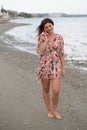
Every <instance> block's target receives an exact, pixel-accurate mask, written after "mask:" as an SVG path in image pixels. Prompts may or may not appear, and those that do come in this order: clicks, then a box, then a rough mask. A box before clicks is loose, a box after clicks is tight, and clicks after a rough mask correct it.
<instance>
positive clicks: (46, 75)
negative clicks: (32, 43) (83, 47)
mask: <svg viewBox="0 0 87 130" xmlns="http://www.w3.org/2000/svg"><path fill="white" fill-rule="evenodd" d="M45 40H46V38H45V35H44V34H41V35H40V36H39V38H38V46H37V53H38V55H39V64H38V68H37V72H36V79H37V81H39V80H40V79H56V78H59V77H61V61H60V58H61V56H63V55H64V41H63V37H62V36H61V35H59V34H56V33H55V37H54V39H53V40H51V42H49V43H48V44H49V45H48V46H49V47H48V48H47V49H46V50H45V51H43V52H41V51H40V46H41V45H42V44H46V43H45Z"/></svg>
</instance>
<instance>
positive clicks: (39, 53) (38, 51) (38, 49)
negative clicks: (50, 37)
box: [37, 35, 45, 55]
mask: <svg viewBox="0 0 87 130" xmlns="http://www.w3.org/2000/svg"><path fill="white" fill-rule="evenodd" d="M44 43H45V37H44V36H43V35H40V36H39V37H38V39H37V44H38V45H37V54H38V55H43V53H44V52H41V50H40V46H41V45H42V44H44Z"/></svg>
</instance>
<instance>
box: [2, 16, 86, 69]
mask: <svg viewBox="0 0 87 130" xmlns="http://www.w3.org/2000/svg"><path fill="white" fill-rule="evenodd" d="M42 19H44V18H27V19H26V18H21V19H15V20H11V21H10V22H16V23H26V24H29V25H24V26H20V27H15V28H13V29H11V30H9V31H7V32H5V33H4V34H3V35H2V36H1V37H0V39H1V40H3V41H4V42H5V43H6V44H8V45H9V46H11V47H14V48H16V49H20V50H22V51H26V52H29V53H32V54H35V55H37V53H36V48H37V32H36V29H37V27H38V25H39V24H40V22H41V20H42ZM51 19H52V20H53V21H54V31H55V32H56V33H58V34H61V35H62V36H63V38H64V51H65V58H66V60H67V61H68V62H67V63H68V65H70V66H72V67H73V66H74V67H76V66H77V67H78V65H79V68H81V69H82V68H83V69H85V70H87V17H52V18H51Z"/></svg>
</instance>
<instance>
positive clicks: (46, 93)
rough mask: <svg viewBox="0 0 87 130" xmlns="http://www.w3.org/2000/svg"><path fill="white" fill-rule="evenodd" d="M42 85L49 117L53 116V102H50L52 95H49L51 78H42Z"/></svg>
mask: <svg viewBox="0 0 87 130" xmlns="http://www.w3.org/2000/svg"><path fill="white" fill-rule="evenodd" d="M41 82H42V86H43V99H44V102H45V104H46V107H47V110H48V117H49V118H53V117H54V115H53V114H52V109H51V104H50V97H49V90H50V80H49V79H42V80H41Z"/></svg>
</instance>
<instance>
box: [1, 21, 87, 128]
mask: <svg viewBox="0 0 87 130" xmlns="http://www.w3.org/2000/svg"><path fill="white" fill-rule="evenodd" d="M22 25H25V24H18V23H10V22H6V23H0V35H2V34H3V33H4V32H5V31H8V30H9V29H11V28H13V27H16V26H22ZM37 64H38V57H37V56H35V55H32V54H30V53H27V52H23V51H20V50H17V49H13V48H10V47H8V46H6V44H4V43H2V42H1V41H0V129H1V130H44V129H45V130H57V129H58V130H87V103H86V101H87V93H86V92H87V91H86V90H87V73H84V72H80V71H79V70H78V69H71V68H69V67H68V66H67V68H66V76H65V78H63V79H62V83H61V90H60V101H59V105H58V110H59V112H60V114H61V115H62V116H63V119H62V120H61V121H59V120H56V119H52V120H50V119H48V117H47V111H46V108H45V105H44V102H43V97H42V87H41V84H40V83H38V82H36V80H35V71H36V68H37Z"/></svg>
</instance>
